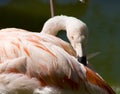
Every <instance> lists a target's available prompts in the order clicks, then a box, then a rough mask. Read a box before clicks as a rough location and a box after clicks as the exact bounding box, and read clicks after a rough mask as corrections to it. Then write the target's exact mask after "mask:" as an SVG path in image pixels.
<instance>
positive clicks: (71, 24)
mask: <svg viewBox="0 0 120 94" xmlns="http://www.w3.org/2000/svg"><path fill="white" fill-rule="evenodd" d="M60 30H66V33H67V38H68V40H69V41H70V43H71V45H72V47H73V48H74V50H75V51H76V54H77V57H78V61H79V62H81V63H83V64H84V65H87V60H86V54H85V44H86V39H87V37H88V34H87V32H88V28H87V25H86V24H85V23H84V22H82V21H81V20H79V19H77V18H75V17H71V16H64V15H61V16H55V17H53V18H50V19H48V20H47V21H46V22H45V24H44V26H43V28H42V31H41V33H47V34H50V35H54V36H55V35H57V33H58V32H59V31H60Z"/></svg>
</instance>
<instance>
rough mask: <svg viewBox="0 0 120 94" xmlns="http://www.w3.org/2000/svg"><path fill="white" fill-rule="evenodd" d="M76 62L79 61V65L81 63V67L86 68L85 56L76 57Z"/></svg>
mask: <svg viewBox="0 0 120 94" xmlns="http://www.w3.org/2000/svg"><path fill="white" fill-rule="evenodd" d="M78 61H79V62H80V63H82V64H83V65H85V66H87V59H86V56H82V57H80V56H78Z"/></svg>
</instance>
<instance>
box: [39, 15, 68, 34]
mask: <svg viewBox="0 0 120 94" xmlns="http://www.w3.org/2000/svg"><path fill="white" fill-rule="evenodd" d="M65 22H66V16H62V17H61V16H56V17H54V18H51V19H49V20H48V21H46V23H45V24H44V26H43V29H42V31H41V33H46V34H51V35H57V33H58V32H59V31H60V30H66V23H65Z"/></svg>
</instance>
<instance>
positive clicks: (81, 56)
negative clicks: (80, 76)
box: [76, 43, 87, 66]
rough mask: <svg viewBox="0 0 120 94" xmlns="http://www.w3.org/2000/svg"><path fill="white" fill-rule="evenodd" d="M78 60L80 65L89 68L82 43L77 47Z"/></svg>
mask: <svg viewBox="0 0 120 94" xmlns="http://www.w3.org/2000/svg"><path fill="white" fill-rule="evenodd" d="M76 52H77V59H78V61H79V62H80V63H82V64H84V65H85V66H87V57H86V54H85V47H84V45H83V44H82V43H79V44H77V45H76Z"/></svg>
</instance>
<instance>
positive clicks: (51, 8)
mask: <svg viewBox="0 0 120 94" xmlns="http://www.w3.org/2000/svg"><path fill="white" fill-rule="evenodd" d="M50 10H51V17H53V16H54V5H53V0H50Z"/></svg>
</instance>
